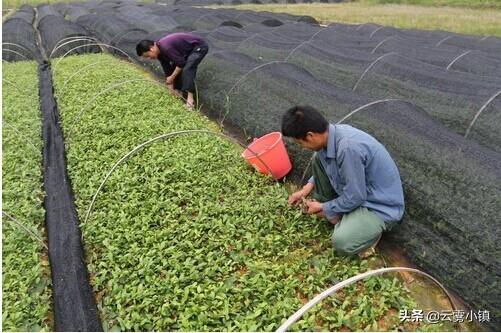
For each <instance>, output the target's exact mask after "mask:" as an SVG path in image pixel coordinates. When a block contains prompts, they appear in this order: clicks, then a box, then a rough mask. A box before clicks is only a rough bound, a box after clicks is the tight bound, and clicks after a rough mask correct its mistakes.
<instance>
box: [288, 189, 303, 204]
mask: <svg viewBox="0 0 501 333" xmlns="http://www.w3.org/2000/svg"><path fill="white" fill-rule="evenodd" d="M304 197H305V195H304V193H303V190H300V191H297V192H294V193H292V194H291V195H290V196H289V200H287V202H288V203H289V205H293V206H297V205H299V204H300V203H301V200H303V198H304Z"/></svg>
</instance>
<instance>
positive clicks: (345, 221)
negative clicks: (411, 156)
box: [282, 106, 404, 256]
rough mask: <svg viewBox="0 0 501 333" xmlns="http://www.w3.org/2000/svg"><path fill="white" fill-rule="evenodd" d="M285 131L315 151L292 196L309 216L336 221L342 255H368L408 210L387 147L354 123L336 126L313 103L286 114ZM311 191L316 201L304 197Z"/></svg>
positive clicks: (336, 238) (336, 240)
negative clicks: (308, 173) (301, 183)
mask: <svg viewBox="0 0 501 333" xmlns="http://www.w3.org/2000/svg"><path fill="white" fill-rule="evenodd" d="M282 134H283V135H284V136H287V137H292V138H293V139H294V141H295V142H296V143H297V144H299V145H300V146H301V147H303V148H307V149H310V150H314V151H316V154H315V157H314V159H313V164H312V171H313V176H312V177H311V178H310V179H309V181H308V183H307V184H306V185H305V186H304V187H303V188H302V189H301V190H300V191H297V192H295V193H293V194H292V195H291V196H290V197H289V203H290V204H291V205H297V204H300V203H301V202H304V203H305V204H306V206H307V212H308V214H316V215H317V216H322V217H325V218H326V219H327V220H328V221H329V222H330V223H332V224H334V231H333V233H332V243H333V245H334V248H335V250H336V252H338V253H340V254H342V255H354V254H359V255H360V256H365V255H366V254H367V252H368V251H370V250H373V248H374V247H375V246H376V244H377V243H378V241H379V239H380V237H381V234H382V233H383V231H389V230H390V229H391V228H392V227H393V226H394V225H395V224H396V223H397V222H398V221H399V220H400V219H401V218H402V215H403V213H404V194H403V189H402V182H401V180H400V175H399V172H398V169H397V166H396V165H395V162H394V161H393V159H392V158H391V156H390V154H389V153H388V151H387V150H386V149H385V147H384V146H383V145H382V144H381V143H380V142H378V141H377V140H376V139H375V138H374V137H372V136H371V135H369V134H367V133H365V132H363V131H361V130H358V129H356V128H353V127H351V126H349V125H333V124H329V122H328V121H327V120H326V119H325V118H324V116H323V115H322V114H320V112H318V111H317V110H315V109H314V108H312V107H309V106H296V107H293V108H291V109H289V110H288V111H287V112H286V113H285V114H284V115H283V117H282ZM310 194H312V200H306V199H305V198H306V197H307V196H308V195H310Z"/></svg>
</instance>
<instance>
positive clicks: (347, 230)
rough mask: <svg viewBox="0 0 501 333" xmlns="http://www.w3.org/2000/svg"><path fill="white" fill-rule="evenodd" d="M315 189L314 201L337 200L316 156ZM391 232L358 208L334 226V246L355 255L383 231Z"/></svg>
mask: <svg viewBox="0 0 501 333" xmlns="http://www.w3.org/2000/svg"><path fill="white" fill-rule="evenodd" d="M312 171H313V177H314V178H315V189H314V192H313V194H312V196H313V199H315V200H317V201H319V202H326V201H330V200H332V199H335V198H336V192H335V191H334V189H333V188H332V185H331V183H330V181H329V177H328V176H327V173H326V172H325V169H324V167H323V165H322V162H321V161H320V159H319V158H318V156H315V158H314V159H313V164H312ZM387 230H389V225H387V224H386V223H385V222H384V221H383V220H382V219H381V218H379V217H378V216H377V215H376V214H374V213H373V212H371V211H370V210H369V209H367V208H365V207H358V208H357V209H355V210H354V211H352V212H349V213H346V214H344V215H343V218H342V219H341V221H340V222H338V223H337V224H336V225H335V226H334V230H333V232H332V236H331V239H332V245H333V246H334V249H335V250H336V252H337V253H339V254H341V255H355V254H357V253H359V252H360V251H363V250H365V249H366V248H368V247H370V246H372V245H373V244H374V243H375V242H376V241H377V240H378V238H379V237H380V236H381V234H382V233H383V231H387Z"/></svg>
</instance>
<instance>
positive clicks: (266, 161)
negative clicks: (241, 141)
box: [242, 132, 292, 179]
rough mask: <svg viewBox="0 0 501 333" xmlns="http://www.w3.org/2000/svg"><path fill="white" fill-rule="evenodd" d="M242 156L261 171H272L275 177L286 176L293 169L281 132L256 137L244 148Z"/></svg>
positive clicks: (268, 172)
mask: <svg viewBox="0 0 501 333" xmlns="http://www.w3.org/2000/svg"><path fill="white" fill-rule="evenodd" d="M256 155H257V156H256ZM242 157H243V158H245V159H246V160H247V162H249V163H250V165H252V166H253V167H254V168H255V169H256V170H257V171H259V172H261V173H264V174H270V171H271V176H272V177H273V178H275V179H280V178H282V177H284V176H285V175H286V174H288V173H289V171H291V169H292V164H291V161H290V159H289V154H287V150H286V149H285V145H284V141H283V140H282V133H280V132H272V133H269V134H266V135H264V136H262V137H260V138H259V139H254V141H253V142H252V143H251V144H250V145H249V146H248V147H247V149H245V150H244V152H243V153H242Z"/></svg>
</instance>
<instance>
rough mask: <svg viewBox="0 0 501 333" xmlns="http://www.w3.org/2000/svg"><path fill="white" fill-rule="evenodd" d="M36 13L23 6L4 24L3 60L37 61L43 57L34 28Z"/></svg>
mask: <svg viewBox="0 0 501 333" xmlns="http://www.w3.org/2000/svg"><path fill="white" fill-rule="evenodd" d="M34 20H35V11H34V9H33V8H32V7H30V6H28V5H25V6H22V7H21V8H20V9H19V10H18V11H17V12H16V13H14V14H13V15H12V17H10V18H8V19H7V20H5V21H4V22H3V23H2V59H3V60H5V61H22V60H36V61H38V62H40V61H41V59H42V56H41V53H40V49H39V47H38V44H37V35H36V31H35V28H34V27H33V21H34Z"/></svg>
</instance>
